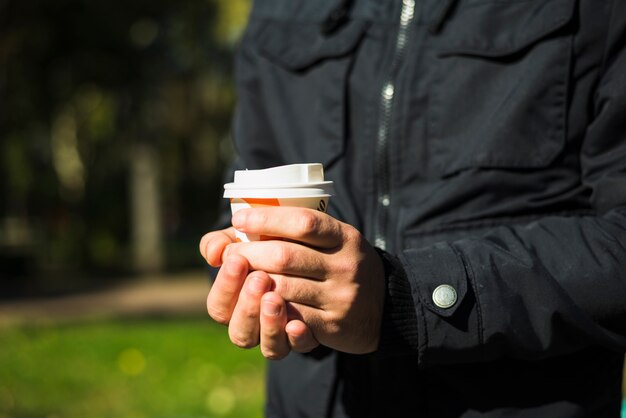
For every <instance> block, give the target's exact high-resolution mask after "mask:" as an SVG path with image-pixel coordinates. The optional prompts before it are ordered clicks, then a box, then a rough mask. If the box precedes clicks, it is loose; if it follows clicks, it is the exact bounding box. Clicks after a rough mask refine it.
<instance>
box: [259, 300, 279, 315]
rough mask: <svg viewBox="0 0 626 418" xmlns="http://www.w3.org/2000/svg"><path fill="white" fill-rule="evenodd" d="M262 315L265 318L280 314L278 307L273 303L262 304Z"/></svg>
mask: <svg viewBox="0 0 626 418" xmlns="http://www.w3.org/2000/svg"><path fill="white" fill-rule="evenodd" d="M263 313H264V314H265V315H267V316H278V315H279V314H280V305H277V304H275V303H274V302H269V301H265V302H263Z"/></svg>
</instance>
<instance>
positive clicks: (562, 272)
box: [381, 2, 626, 366]
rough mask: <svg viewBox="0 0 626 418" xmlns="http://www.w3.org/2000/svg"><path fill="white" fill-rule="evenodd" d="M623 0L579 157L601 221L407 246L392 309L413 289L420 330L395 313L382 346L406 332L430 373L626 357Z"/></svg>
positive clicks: (572, 220) (535, 225) (570, 221)
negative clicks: (439, 293) (598, 351)
mask: <svg viewBox="0 0 626 418" xmlns="http://www.w3.org/2000/svg"><path fill="white" fill-rule="evenodd" d="M614 3H615V5H616V7H619V8H621V9H622V10H614V11H613V14H612V16H613V17H612V19H613V22H611V25H610V27H609V29H608V38H607V44H606V52H605V58H604V69H603V71H602V76H601V79H600V81H599V84H598V86H597V88H596V91H595V96H594V98H593V106H594V109H595V110H594V112H595V117H594V119H593V121H592V123H591V124H590V125H589V126H588V128H587V133H586V136H585V138H584V141H583V144H582V148H581V151H580V152H581V155H580V163H581V181H582V182H583V183H584V184H585V185H586V186H588V187H589V189H590V190H591V203H592V205H593V208H594V212H595V214H594V215H592V216H580V217H557V216H554V217H545V218H541V219H539V220H537V221H535V222H532V223H530V224H527V225H523V226H510V227H507V226H503V227H498V228H494V229H493V230H491V231H490V232H489V233H487V234H485V235H483V236H482V237H480V238H477V239H462V240H459V241H454V242H446V243H439V244H437V245H434V246H432V247H428V248H421V249H408V250H405V251H404V252H402V253H401V254H399V257H398V259H399V261H400V262H401V264H400V265H401V267H397V269H396V270H398V269H399V270H404V272H398V271H396V273H395V275H393V276H392V282H398V281H400V282H401V281H402V280H406V281H407V282H408V286H406V285H405V286H402V285H398V284H397V283H396V284H394V285H393V286H388V295H387V299H386V300H387V302H386V310H387V311H389V310H396V311H397V310H398V309H400V310H402V309H404V308H403V307H406V303H405V301H406V298H407V293H408V292H410V295H411V297H412V302H413V306H412V307H413V309H414V310H415V316H414V318H415V319H409V321H415V322H416V324H415V327H414V328H415V329H416V330H417V332H414V331H413V332H411V333H407V331H406V330H407V329H411V327H408V326H407V324H406V322H407V319H406V318H410V316H407V315H406V314H402V312H400V313H398V312H387V313H386V316H385V319H384V321H385V322H384V325H383V328H385V327H388V328H390V329H391V330H392V331H393V330H395V333H394V332H392V333H391V334H394V336H395V337H393V338H392V337H389V336H388V335H387V336H386V335H385V334H383V337H382V341H381V346H382V347H387V346H386V341H387V342H388V341H391V340H394V338H395V340H396V341H397V340H398V338H397V337H398V335H401V336H402V335H404V337H405V338H404V341H405V344H404V345H403V350H404V351H410V349H411V347H416V348H415V350H417V352H418V355H419V359H420V364H422V365H423V366H426V365H429V364H445V363H459V362H478V361H487V360H492V359H495V358H499V357H505V356H506V357H515V358H521V359H536V358H543V357H550V356H556V355H560V354H565V353H569V352H574V351H577V350H580V349H582V348H585V347H588V346H591V345H601V346H604V347H607V348H609V349H613V350H616V351H626V21H624V20H625V19H626V9H624V6H623V2H614ZM392 284H393V283H392ZM444 284H447V285H450V286H451V287H452V288H453V289H455V290H456V295H457V298H458V299H457V301H456V303H455V304H454V305H453V306H452V307H449V308H441V307H439V306H438V304H436V303H435V302H434V301H433V292H434V291H435V289H436V288H437V287H438V286H440V285H444ZM389 289H390V290H389ZM439 305H441V303H440V304H439ZM398 318H404V319H401V320H399V319H398ZM388 331H389V330H388ZM400 340H401V339H400ZM395 346H396V347H397V346H398V345H397V344H396V345H395ZM387 348H388V347H387Z"/></svg>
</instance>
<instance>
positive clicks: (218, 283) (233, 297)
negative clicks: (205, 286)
mask: <svg viewBox="0 0 626 418" xmlns="http://www.w3.org/2000/svg"><path fill="white" fill-rule="evenodd" d="M247 275H248V262H247V261H246V259H245V258H243V257H241V256H238V255H233V256H230V257H228V259H226V261H225V262H224V265H222V267H221V268H220V270H219V272H218V273H217V277H216V278H215V282H213V286H211V290H210V291H209V295H208V296H207V311H208V312H209V315H210V316H211V318H213V319H214V320H216V321H217V322H219V323H220V324H224V325H226V324H228V323H229V322H230V318H231V315H232V313H233V310H234V308H235V305H236V303H237V299H238V297H239V292H240V291H241V287H242V286H243V283H244V281H245V279H246V276H247Z"/></svg>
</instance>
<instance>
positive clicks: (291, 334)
mask: <svg viewBox="0 0 626 418" xmlns="http://www.w3.org/2000/svg"><path fill="white" fill-rule="evenodd" d="M285 332H286V333H287V339H288V340H289V345H290V346H291V349H292V350H294V351H297V352H298V353H308V352H309V351H311V350H313V349H314V348H315V347H317V346H318V345H320V343H319V342H317V340H316V339H315V337H314V336H313V333H312V332H311V330H310V329H309V327H308V326H307V325H306V324H305V323H304V322H302V321H300V320H298V319H294V320H291V321H289V322H287V325H285Z"/></svg>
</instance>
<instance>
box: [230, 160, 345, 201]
mask: <svg viewBox="0 0 626 418" xmlns="http://www.w3.org/2000/svg"><path fill="white" fill-rule="evenodd" d="M296 188H297V189H310V190H308V191H307V190H302V191H301V192H296V193H295V194H296V195H300V196H302V195H308V196H312V195H316V196H318V195H330V194H332V189H333V182H332V181H324V167H323V166H322V164H319V163H312V164H290V165H283V166H278V167H272V168H266V169H262V170H237V171H235V181H234V182H233V183H228V184H225V185H224V190H225V192H224V197H240V196H241V195H242V193H241V192H244V190H245V193H249V192H250V191H251V190H257V192H256V193H255V194H263V195H267V194H271V193H272V192H270V191H269V189H272V190H274V193H279V194H281V195H285V192H284V191H283V192H279V191H277V189H296ZM260 190H266V192H261V191H260ZM235 191H237V192H235ZM289 193H290V194H293V192H289ZM235 195H237V196H235ZM250 197H251V196H250ZM276 197H278V196H276Z"/></svg>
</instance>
